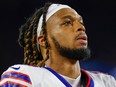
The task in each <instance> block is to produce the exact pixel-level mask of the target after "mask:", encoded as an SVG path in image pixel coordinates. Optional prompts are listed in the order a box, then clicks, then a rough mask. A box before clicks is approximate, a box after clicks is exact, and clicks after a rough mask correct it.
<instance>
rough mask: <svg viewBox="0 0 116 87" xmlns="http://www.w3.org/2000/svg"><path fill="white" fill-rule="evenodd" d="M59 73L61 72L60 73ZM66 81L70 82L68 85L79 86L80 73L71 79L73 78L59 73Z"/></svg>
mask: <svg viewBox="0 0 116 87" xmlns="http://www.w3.org/2000/svg"><path fill="white" fill-rule="evenodd" d="M60 75H61V74H60ZM61 76H62V77H63V78H64V79H65V80H66V81H67V82H69V83H70V85H71V86H72V87H80V79H81V74H80V75H79V76H78V77H77V78H76V79H73V78H70V77H67V76H64V75H61Z"/></svg>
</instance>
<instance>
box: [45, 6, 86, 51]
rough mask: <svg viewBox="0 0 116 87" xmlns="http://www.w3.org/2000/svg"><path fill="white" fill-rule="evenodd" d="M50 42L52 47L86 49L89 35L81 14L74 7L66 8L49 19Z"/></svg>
mask: <svg viewBox="0 0 116 87" xmlns="http://www.w3.org/2000/svg"><path fill="white" fill-rule="evenodd" d="M47 32H48V42H49V44H50V47H51V49H54V48H55V49H58V48H59V47H58V46H60V47H63V48H66V49H74V50H76V49H86V48H87V35H86V33H85V27H84V25H83V21H82V18H81V16H80V15H79V14H78V13H77V12H76V11H74V10H73V9H69V8H64V9H61V10H59V11H58V12H56V13H55V14H54V15H53V16H52V17H51V18H50V19H48V21H47Z"/></svg>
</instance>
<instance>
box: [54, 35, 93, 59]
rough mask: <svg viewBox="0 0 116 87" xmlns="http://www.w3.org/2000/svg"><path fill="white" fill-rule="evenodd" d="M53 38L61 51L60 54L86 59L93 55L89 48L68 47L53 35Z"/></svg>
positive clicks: (70, 57) (71, 57)
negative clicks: (62, 44)
mask: <svg viewBox="0 0 116 87" xmlns="http://www.w3.org/2000/svg"><path fill="white" fill-rule="evenodd" d="M52 40H53V42H54V44H55V46H56V48H57V50H58V52H59V54H60V55H61V56H63V57H66V58H68V59H73V60H79V61H80V60H86V59H88V58H90V57H91V52H90V49H89V48H84V47H81V48H72V49H71V48H68V47H65V46H61V45H60V43H59V42H58V41H57V40H56V39H55V38H54V37H52Z"/></svg>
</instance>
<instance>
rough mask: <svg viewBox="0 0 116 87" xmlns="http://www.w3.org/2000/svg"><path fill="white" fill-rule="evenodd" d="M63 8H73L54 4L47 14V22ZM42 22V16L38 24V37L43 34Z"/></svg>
mask: <svg viewBox="0 0 116 87" xmlns="http://www.w3.org/2000/svg"><path fill="white" fill-rule="evenodd" d="M62 8H71V7H69V6H68V5H62V4H52V5H51V6H50V7H49V9H48V12H47V14H46V21H47V20H48V19H49V18H50V17H51V16H52V15H53V14H54V13H56V12H57V11H59V10H60V9H62ZM42 20H43V15H41V17H40V19H39V22H38V28H37V36H39V35H40V32H41V28H42Z"/></svg>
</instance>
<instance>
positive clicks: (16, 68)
mask: <svg viewBox="0 0 116 87" xmlns="http://www.w3.org/2000/svg"><path fill="white" fill-rule="evenodd" d="M11 68H13V69H15V70H19V69H20V66H18V67H13V66H12V67H11Z"/></svg>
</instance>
